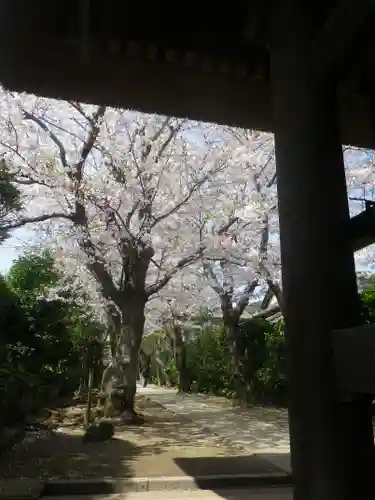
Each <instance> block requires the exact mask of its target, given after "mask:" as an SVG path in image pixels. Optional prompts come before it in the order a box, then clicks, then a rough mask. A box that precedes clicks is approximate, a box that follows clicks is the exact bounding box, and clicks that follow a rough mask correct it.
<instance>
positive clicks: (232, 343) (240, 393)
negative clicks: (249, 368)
mask: <svg viewBox="0 0 375 500" xmlns="http://www.w3.org/2000/svg"><path fill="white" fill-rule="evenodd" d="M224 326H225V330H226V335H227V342H228V346H229V351H230V355H231V375H232V380H233V387H234V391H235V393H236V399H237V400H238V401H239V402H241V403H243V402H244V401H245V400H246V395H245V392H246V388H245V383H244V382H245V381H244V377H243V364H242V359H241V352H240V346H239V342H238V340H239V339H238V335H239V327H238V324H237V321H235V319H234V318H232V317H229V318H228V317H227V318H225V319H224Z"/></svg>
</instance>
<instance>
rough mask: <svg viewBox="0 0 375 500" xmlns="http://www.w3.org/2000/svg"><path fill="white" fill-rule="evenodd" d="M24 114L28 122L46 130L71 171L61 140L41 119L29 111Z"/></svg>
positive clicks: (24, 111) (66, 166)
mask: <svg viewBox="0 0 375 500" xmlns="http://www.w3.org/2000/svg"><path fill="white" fill-rule="evenodd" d="M22 113H23V115H24V117H25V119H26V120H30V121H32V122H34V123H36V124H37V125H38V126H39V127H40V128H41V129H42V130H44V132H46V133H47V134H48V135H49V137H50V138H51V139H52V141H53V142H54V143H55V145H56V146H57V148H58V150H59V155H60V160H61V163H62V165H63V167H64V168H65V169H66V170H69V166H68V160H67V155H66V151H65V147H64V145H63V143H62V142H61V141H60V139H59V138H58V137H57V135H56V134H54V133H53V132H52V131H51V130H50V129H49V128H48V127H47V125H46V124H45V123H44V121H43V120H42V119H41V118H39V117H38V116H36V115H34V114H33V113H30V112H29V111H26V110H25V109H23V110H22Z"/></svg>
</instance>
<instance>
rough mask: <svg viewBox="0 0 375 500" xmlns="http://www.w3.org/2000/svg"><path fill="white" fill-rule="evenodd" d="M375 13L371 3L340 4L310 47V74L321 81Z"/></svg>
mask: <svg viewBox="0 0 375 500" xmlns="http://www.w3.org/2000/svg"><path fill="white" fill-rule="evenodd" d="M371 12H374V1H373V0H341V1H340V2H339V3H338V5H337V7H336V8H334V9H333V12H332V13H331V14H330V15H329V16H328V18H327V20H326V22H325V24H324V26H323V29H322V30H321V31H320V33H319V34H318V35H317V36H316V37H315V39H314V40H313V42H312V44H311V64H310V71H311V74H312V75H314V77H318V78H319V77H320V76H321V75H322V74H323V73H325V72H327V71H328V70H332V68H333V67H334V66H336V65H337V64H340V63H341V62H342V61H343V59H344V58H345V52H346V49H347V47H348V46H349V45H350V43H351V42H352V40H353V38H354V36H355V34H356V33H357V32H358V30H359V29H360V28H361V26H362V25H363V24H364V22H365V21H366V19H367V18H368V16H369V14H370V13H371Z"/></svg>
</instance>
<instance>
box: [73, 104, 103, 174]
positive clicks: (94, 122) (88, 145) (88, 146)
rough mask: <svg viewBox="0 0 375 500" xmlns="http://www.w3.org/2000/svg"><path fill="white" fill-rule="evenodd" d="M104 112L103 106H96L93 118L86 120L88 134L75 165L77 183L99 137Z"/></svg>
mask: <svg viewBox="0 0 375 500" xmlns="http://www.w3.org/2000/svg"><path fill="white" fill-rule="evenodd" d="M105 110H106V107H105V106H98V108H97V110H96V111H95V113H94V114H93V116H92V117H91V118H88V120H89V123H90V127H89V133H88V135H87V138H86V140H85V142H84V143H83V146H82V150H81V157H80V159H79V161H78V163H77V164H76V172H75V177H76V180H77V181H78V182H80V181H81V180H82V169H83V166H84V164H85V161H86V160H87V157H88V155H89V154H90V153H91V150H92V149H93V147H94V144H95V142H96V139H97V137H98V135H99V132H100V126H99V122H100V120H101V119H102V118H103V116H104V114H105Z"/></svg>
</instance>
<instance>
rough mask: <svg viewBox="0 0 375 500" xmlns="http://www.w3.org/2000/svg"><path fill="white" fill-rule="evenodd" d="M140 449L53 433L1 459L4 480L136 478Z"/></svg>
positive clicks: (118, 441)
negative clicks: (135, 461) (134, 462)
mask: <svg viewBox="0 0 375 500" xmlns="http://www.w3.org/2000/svg"><path fill="white" fill-rule="evenodd" d="M138 451H139V450H138V447H137V446H135V445H134V443H130V442H128V441H126V440H124V439H116V438H112V439H110V440H109V441H105V442H102V443H83V441H82V434H75V433H71V434H70V433H65V432H64V433H63V432H53V431H51V432H49V433H48V434H45V435H43V436H42V437H39V438H38V439H37V440H35V441H34V442H33V443H31V444H30V446H23V447H22V448H20V449H16V450H12V451H11V452H8V453H5V454H4V455H3V456H1V457H0V470H1V477H2V478H7V479H11V478H38V479H43V480H57V479H81V478H93V477H97V478H103V477H113V476H117V477H132V476H133V469H132V461H133V460H134V458H135V457H136V456H137V455H138Z"/></svg>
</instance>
